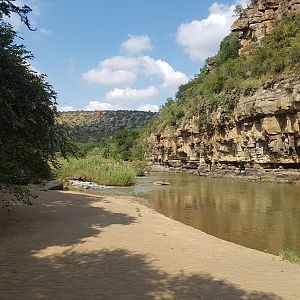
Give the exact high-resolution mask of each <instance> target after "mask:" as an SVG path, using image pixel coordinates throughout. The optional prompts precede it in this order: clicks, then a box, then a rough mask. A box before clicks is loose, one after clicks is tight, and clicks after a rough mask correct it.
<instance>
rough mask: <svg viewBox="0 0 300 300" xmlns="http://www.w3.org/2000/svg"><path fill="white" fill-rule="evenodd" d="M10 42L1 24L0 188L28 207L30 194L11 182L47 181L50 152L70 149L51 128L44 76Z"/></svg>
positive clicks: (51, 102)
mask: <svg viewBox="0 0 300 300" xmlns="http://www.w3.org/2000/svg"><path fill="white" fill-rule="evenodd" d="M0 4H1V3H0ZM0 17H1V15H0ZM15 38H16V32H15V31H14V30H13V29H12V27H11V26H10V25H8V24H6V23H1V24H0V45H1V46H0V62H1V64H0V78H1V80H0V107H1V109H0V157H1V160H0V188H1V189H2V190H3V191H6V192H8V194H9V193H11V195H14V196H15V199H17V200H22V201H23V202H24V203H26V204H28V203H29V202H28V197H27V195H29V194H30V193H29V192H28V191H27V192H26V190H25V189H24V188H19V187H18V186H17V184H26V183H29V182H31V181H38V180H40V179H43V178H47V177H48V176H49V175H50V172H51V165H55V164H56V155H55V153H56V151H57V150H58V149H61V150H62V154H63V155H66V154H67V152H70V151H72V146H71V144H70V143H69V142H68V140H67V139H66V138H65V136H64V129H63V128H62V127H61V126H57V124H56V114H57V111H56V94H55V92H54V91H53V89H52V87H51V85H50V84H49V83H48V82H47V81H46V76H45V75H40V74H37V73H36V72H34V71H32V70H31V68H30V65H29V62H28V61H29V60H30V59H31V58H32V57H33V56H32V54H31V53H30V52H29V51H27V50H26V48H25V46H24V45H17V44H16V43H15V42H14V39H15ZM5 205H6V204H5Z"/></svg>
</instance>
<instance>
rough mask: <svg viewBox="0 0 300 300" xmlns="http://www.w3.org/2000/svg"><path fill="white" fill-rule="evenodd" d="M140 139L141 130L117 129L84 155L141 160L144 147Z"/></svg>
mask: <svg viewBox="0 0 300 300" xmlns="http://www.w3.org/2000/svg"><path fill="white" fill-rule="evenodd" d="M142 141H143V139H142V134H141V130H137V129H132V130H126V129H123V130H118V131H116V132H115V133H114V135H113V136H110V137H108V138H106V139H103V140H102V141H101V142H100V143H98V144H96V145H94V146H93V147H91V148H90V149H89V150H88V151H87V152H86V155H101V156H103V157H104V158H112V159H121V160H125V161H128V160H143V158H144V152H145V149H144V147H143V143H142ZM84 147H86V146H84Z"/></svg>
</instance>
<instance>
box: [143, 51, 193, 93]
mask: <svg viewBox="0 0 300 300" xmlns="http://www.w3.org/2000/svg"><path fill="white" fill-rule="evenodd" d="M141 59H142V66H143V69H144V72H145V73H146V74H149V75H156V76H158V77H159V78H161V79H162V80H163V83H162V85H161V87H162V88H165V89H171V88H173V87H178V86H179V85H180V84H184V83H187V82H188V81H189V78H188V77H187V75H186V74H184V73H182V72H179V71H175V70H174V69H173V67H172V66H170V65H169V64H168V63H167V62H166V61H163V60H160V59H159V60H155V59H153V58H151V57H149V56H144V57H142V58H141Z"/></svg>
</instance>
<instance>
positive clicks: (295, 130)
mask: <svg viewBox="0 0 300 300" xmlns="http://www.w3.org/2000/svg"><path fill="white" fill-rule="evenodd" d="M150 145H151V150H150V151H149V153H148V154H147V156H148V159H149V160H151V161H153V162H158V163H161V164H163V165H166V166H169V167H174V168H181V167H183V168H190V169H197V168H199V167H200V169H202V170H203V171H205V170H210V169H212V168H215V167H219V168H230V167H231V166H232V167H233V168H236V167H239V168H241V167H243V168H244V167H246V168H247V167H248V168H253V167H254V168H257V167H263V168H265V167H266V168H274V167H276V168H277V167H280V166H281V167H293V168H298V167H300V76H292V77H288V78H279V79H278V80H277V82H272V83H271V84H269V85H266V86H264V87H261V88H259V89H258V90H257V91H256V92H255V93H254V94H253V95H249V96H242V97H241V98H240V99H239V101H238V104H237V106H236V108H235V110H234V112H233V114H232V115H231V117H230V118H224V117H223V116H222V114H221V112H218V111H216V112H215V113H214V114H213V115H212V121H211V123H210V124H209V127H208V128H207V129H206V130H205V131H201V132H200V131H199V128H198V126H197V124H196V122H195V119H191V120H189V122H187V123H186V124H185V125H184V126H181V127H179V128H177V130H176V131H175V132H174V131H171V130H165V131H163V132H160V133H156V134H153V135H152V136H151V137H150Z"/></svg>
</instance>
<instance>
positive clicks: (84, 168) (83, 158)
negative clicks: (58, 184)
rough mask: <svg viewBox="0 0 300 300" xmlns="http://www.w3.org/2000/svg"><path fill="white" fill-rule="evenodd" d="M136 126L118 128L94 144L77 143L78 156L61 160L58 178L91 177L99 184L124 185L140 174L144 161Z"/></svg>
mask: <svg viewBox="0 0 300 300" xmlns="http://www.w3.org/2000/svg"><path fill="white" fill-rule="evenodd" d="M142 141H143V139H142V135H141V132H140V131H139V130H136V129H134V130H125V129H123V130H119V131H116V132H115V133H114V135H113V136H111V137H108V138H105V139H103V140H102V141H101V142H100V143H98V144H96V145H90V147H87V145H85V146H83V147H81V146H79V147H78V153H77V154H78V155H77V156H78V157H77V158H76V159H75V158H73V159H70V160H69V161H66V160H61V167H60V168H59V169H58V171H57V175H58V177H59V178H60V179H62V180H65V179H78V180H84V181H92V182H95V183H98V184H102V185H116V186H127V185H132V184H134V180H135V177H136V176H144V175H145V172H146V162H145V161H144V160H143V155H144V148H143V143H142Z"/></svg>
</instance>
